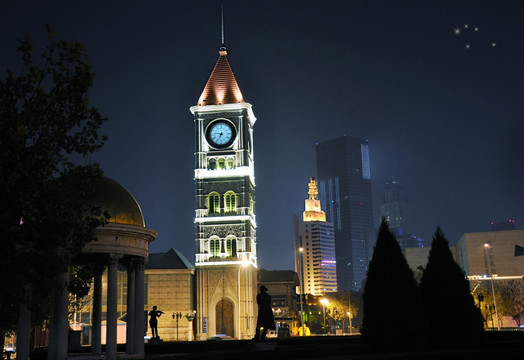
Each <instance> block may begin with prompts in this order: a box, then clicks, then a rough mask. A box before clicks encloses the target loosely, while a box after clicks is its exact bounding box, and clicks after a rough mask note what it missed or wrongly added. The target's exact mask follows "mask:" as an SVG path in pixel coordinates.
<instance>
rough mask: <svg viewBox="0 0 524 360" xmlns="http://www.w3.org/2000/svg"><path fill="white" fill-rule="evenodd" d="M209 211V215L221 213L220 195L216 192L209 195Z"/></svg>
mask: <svg viewBox="0 0 524 360" xmlns="http://www.w3.org/2000/svg"><path fill="white" fill-rule="evenodd" d="M207 209H208V210H209V214H215V213H219V212H220V195H219V193H217V192H216V191H213V192H212V193H210V194H209V196H208V198H207Z"/></svg>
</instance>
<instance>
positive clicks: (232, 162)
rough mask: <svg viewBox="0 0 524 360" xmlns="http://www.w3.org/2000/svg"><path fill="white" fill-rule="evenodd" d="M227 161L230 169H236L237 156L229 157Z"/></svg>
mask: <svg viewBox="0 0 524 360" xmlns="http://www.w3.org/2000/svg"><path fill="white" fill-rule="evenodd" d="M226 162H227V164H226V165H227V168H228V169H234V168H235V158H232V157H230V158H227V161H226Z"/></svg>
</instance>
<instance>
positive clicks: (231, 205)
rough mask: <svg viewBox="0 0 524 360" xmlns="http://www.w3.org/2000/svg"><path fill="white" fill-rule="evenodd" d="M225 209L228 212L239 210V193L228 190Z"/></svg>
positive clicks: (225, 195)
mask: <svg viewBox="0 0 524 360" xmlns="http://www.w3.org/2000/svg"><path fill="white" fill-rule="evenodd" d="M224 205H225V206H224V210H225V212H226V213H230V212H235V211H236V210H237V194H235V193H234V192H233V191H228V192H226V193H225V194H224Z"/></svg>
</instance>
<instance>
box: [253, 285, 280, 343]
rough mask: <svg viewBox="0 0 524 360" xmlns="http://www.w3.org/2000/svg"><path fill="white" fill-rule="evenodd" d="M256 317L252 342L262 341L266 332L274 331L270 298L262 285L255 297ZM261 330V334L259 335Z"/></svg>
mask: <svg viewBox="0 0 524 360" xmlns="http://www.w3.org/2000/svg"><path fill="white" fill-rule="evenodd" d="M257 304H258V317H257V328H256V332H255V337H254V338H253V340H254V341H264V340H265V339H266V335H267V331H268V330H275V329H276V327H275V319H274V318H273V310H272V309H271V296H270V295H269V294H268V293H267V287H265V286H264V285H262V286H261V287H260V293H259V294H258V295H257ZM260 328H262V334H261V333H260Z"/></svg>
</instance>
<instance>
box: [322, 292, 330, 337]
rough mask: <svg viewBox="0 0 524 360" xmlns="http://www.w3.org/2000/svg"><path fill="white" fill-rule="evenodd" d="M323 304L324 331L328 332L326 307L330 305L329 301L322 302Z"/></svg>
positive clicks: (323, 300)
mask: <svg viewBox="0 0 524 360" xmlns="http://www.w3.org/2000/svg"><path fill="white" fill-rule="evenodd" d="M320 302H321V303H322V313H323V314H324V331H326V305H327V304H329V301H328V300H327V299H322V300H320Z"/></svg>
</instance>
